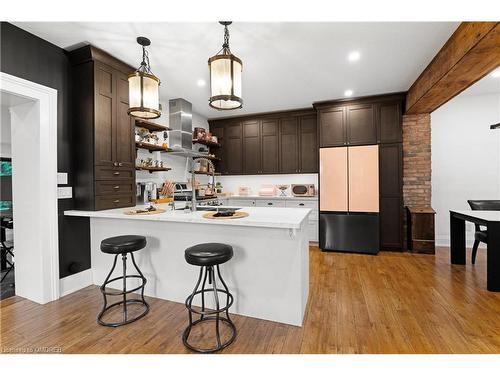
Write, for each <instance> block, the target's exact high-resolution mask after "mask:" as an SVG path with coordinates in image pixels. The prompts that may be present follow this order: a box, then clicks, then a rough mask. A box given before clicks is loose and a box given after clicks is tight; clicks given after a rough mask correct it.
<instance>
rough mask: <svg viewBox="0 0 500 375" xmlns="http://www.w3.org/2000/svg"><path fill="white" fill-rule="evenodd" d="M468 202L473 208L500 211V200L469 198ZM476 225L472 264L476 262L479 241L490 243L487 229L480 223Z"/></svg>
mask: <svg viewBox="0 0 500 375" xmlns="http://www.w3.org/2000/svg"><path fill="white" fill-rule="evenodd" d="M467 203H469V206H470V208H471V209H472V210H483V211H500V200H468V201H467ZM474 225H475V226H476V233H475V234H474V246H472V264H475V263H476V255H477V248H478V247H479V243H480V242H483V243H488V232H487V230H486V229H481V226H480V225H479V224H474Z"/></svg>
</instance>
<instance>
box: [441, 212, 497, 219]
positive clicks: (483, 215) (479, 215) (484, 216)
mask: <svg viewBox="0 0 500 375" xmlns="http://www.w3.org/2000/svg"><path fill="white" fill-rule="evenodd" d="M450 211H452V212H456V213H457V214H462V215H467V216H472V217H477V218H478V219H481V220H485V221H500V211H482V210H450Z"/></svg>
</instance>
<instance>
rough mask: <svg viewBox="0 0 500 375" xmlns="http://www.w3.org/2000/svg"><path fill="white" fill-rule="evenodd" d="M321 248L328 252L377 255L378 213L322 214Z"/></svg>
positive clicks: (320, 221)
mask: <svg viewBox="0 0 500 375" xmlns="http://www.w3.org/2000/svg"><path fill="white" fill-rule="evenodd" d="M319 247H320V249H321V250H326V251H345V252H353V253H365V254H377V253H378V252H379V215H378V214H376V213H324V212H322V213H320V215H319Z"/></svg>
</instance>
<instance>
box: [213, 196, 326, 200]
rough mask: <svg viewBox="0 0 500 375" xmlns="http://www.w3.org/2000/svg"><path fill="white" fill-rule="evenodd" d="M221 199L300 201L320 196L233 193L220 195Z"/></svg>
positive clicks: (316, 198) (315, 198)
mask: <svg viewBox="0 0 500 375" xmlns="http://www.w3.org/2000/svg"><path fill="white" fill-rule="evenodd" d="M220 198H221V199H252V200H254V199H255V200H257V199H262V200H272V199H279V200H300V201H317V200H318V196H317V195H315V196H314V197H293V196H289V195H287V196H286V197H280V196H279V195H276V196H272V197H263V196H261V195H231V196H230V197H220Z"/></svg>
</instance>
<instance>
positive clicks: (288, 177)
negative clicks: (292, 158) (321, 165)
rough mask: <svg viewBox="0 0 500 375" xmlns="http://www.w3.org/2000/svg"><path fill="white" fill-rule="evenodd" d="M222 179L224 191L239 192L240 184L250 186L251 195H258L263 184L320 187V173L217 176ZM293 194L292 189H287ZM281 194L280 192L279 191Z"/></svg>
mask: <svg viewBox="0 0 500 375" xmlns="http://www.w3.org/2000/svg"><path fill="white" fill-rule="evenodd" d="M216 181H220V182H221V184H222V187H223V191H224V192H230V193H233V194H238V188H239V187H240V186H248V187H250V189H251V193H250V194H251V195H258V194H259V190H260V188H261V186H262V185H269V184H272V185H280V184H284V185H291V184H314V186H315V187H316V189H317V188H318V174H317V173H310V174H268V175H248V176H220V177H217V178H216ZM286 193H287V195H291V193H290V189H288V190H287V191H286ZM278 194H279V192H278Z"/></svg>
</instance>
